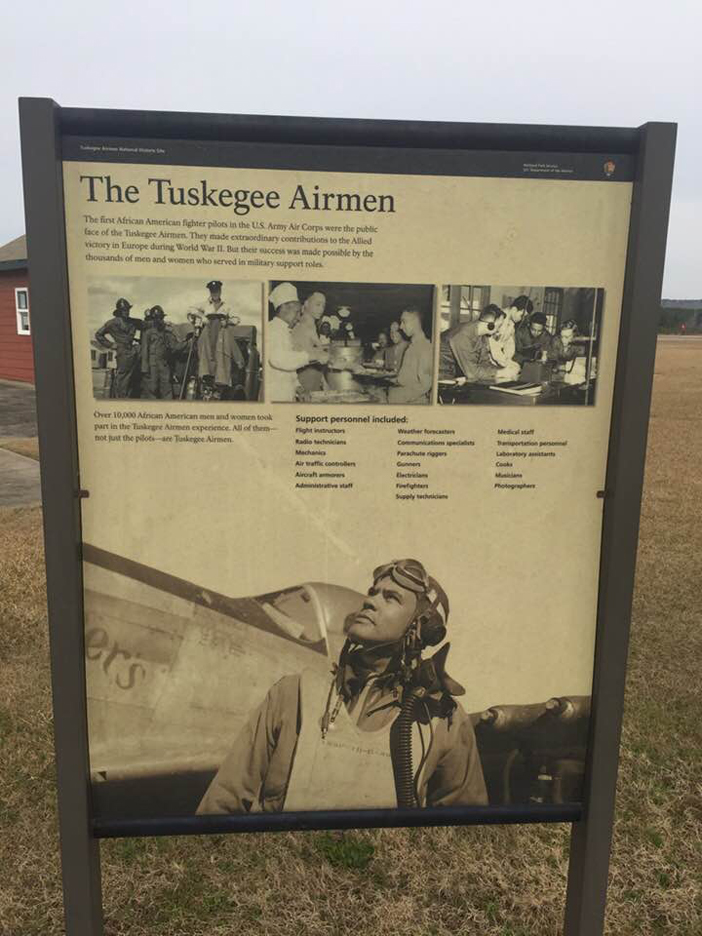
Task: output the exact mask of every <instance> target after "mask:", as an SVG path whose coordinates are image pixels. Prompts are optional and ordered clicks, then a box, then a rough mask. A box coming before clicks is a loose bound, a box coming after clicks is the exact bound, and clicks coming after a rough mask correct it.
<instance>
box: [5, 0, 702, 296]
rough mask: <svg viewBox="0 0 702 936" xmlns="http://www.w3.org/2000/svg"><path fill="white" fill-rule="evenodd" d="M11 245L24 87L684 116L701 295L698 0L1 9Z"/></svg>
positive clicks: (688, 252) (100, 95)
mask: <svg viewBox="0 0 702 936" xmlns="http://www.w3.org/2000/svg"><path fill="white" fill-rule="evenodd" d="M0 24H1V27H0V34H1V35H2V38H3V42H2V54H1V55H0V113H1V114H2V132H1V133H0V207H1V209H2V210H1V211H0V244H2V243H5V242H6V241H8V240H10V239H12V238H13V237H17V236H18V235H19V234H21V233H23V231H24V220H23V212H22V190H21V185H22V183H21V174H20V155H19V134H18V120H17V98H18V97H19V96H30V97H31V96H35V97H53V98H54V99H55V100H56V101H57V102H58V103H59V104H63V105H65V106H78V107H116V108H135V109H153V110H186V111H216V112H224V113H252V114H285V115H310V116H324V117H375V118H400V119H403V118H404V119H417V120H462V121H496V122H514V123H563V124H585V125H593V124H595V125H608V126H638V125H639V124H641V123H643V122H645V121H647V120H665V121H676V122H677V123H678V124H679V130H678V151H677V164H676V173H675V183H674V189H673V205H672V213H671V221H670V234H669V239H668V259H667V266H666V277H665V285H664V295H665V296H667V297H671V298H691V297H694V298H697V297H701V296H702V270H701V269H700V262H699V260H700V243H701V242H702V237H701V235H700V230H699V224H698V219H699V218H700V216H702V186H701V185H700V174H699V169H696V168H695V167H696V166H698V164H699V163H700V152H701V151H702V129H701V121H700V111H701V107H700V90H701V89H702V53H701V52H700V42H701V37H702V3H700V2H699V0H666V2H665V3H661V2H658V3H655V4H653V3H648V2H646V0H637V2H632V0H607V2H604V0H587V2H581V3H578V4H574V3H569V2H567V0H557V2H553V0H545V2H540V0H531V2H529V3H526V2H523V0H522V2H518V0H483V2H476V0H473V2H466V0H463V2H460V0H448V2H446V0H422V2H417V0H397V2H395V0H393V2H385V3H384V2H383V0H371V2H369V0H356V2H354V3H352V4H350V3H342V4H335V3H332V2H329V0H326V2H304V0H303V2H298V3H283V2H282V0H281V2H275V3H274V2H271V0H258V2H251V3H246V4H244V3H236V2H234V3H232V2H224V0H216V2H215V0H200V2H198V3H189V2H185V0H180V2H178V0H171V2H169V3H159V2H155V0H139V2H133V0H122V2H119V3H110V4H107V3H98V2H95V0H89V2H88V0H63V2H62V3H60V4H54V3H48V2H38V0H24V2H22V3H7V4H4V5H3V9H2V11H1V12H0Z"/></svg>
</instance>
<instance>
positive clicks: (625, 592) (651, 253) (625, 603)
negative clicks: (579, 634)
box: [564, 123, 676, 936]
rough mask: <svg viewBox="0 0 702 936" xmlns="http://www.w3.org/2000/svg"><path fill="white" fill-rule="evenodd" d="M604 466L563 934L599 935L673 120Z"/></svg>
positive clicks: (661, 129)
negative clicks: (588, 716) (591, 670)
mask: <svg viewBox="0 0 702 936" xmlns="http://www.w3.org/2000/svg"><path fill="white" fill-rule="evenodd" d="M640 133H641V145H640V149H639V159H638V169H637V173H636V181H635V183H634V197H633V202H632V214H631V223H630V228H629V244H628V253H627V266H626V276H625V281H624V301H623V306H622V321H621V328H620V339H619V351H618V356H617V371H616V373H617V376H616V383H615V388H614V407H613V412H612V424H611V431H610V444H609V456H608V463H607V482H606V496H605V504H604V521H603V532H602V559H601V566H600V594H599V605H598V620H597V642H596V651H595V677H594V686H593V708H592V721H591V731H590V747H589V762H588V763H589V770H588V774H587V776H586V783H585V797H584V815H583V818H582V819H581V820H580V821H579V822H575V823H574V824H573V827H572V837H571V852H570V868H569V873H568V895H567V902H566V915H565V930H564V932H565V936H601V933H602V931H603V926H604V915H605V904H606V898H607V878H608V871H609V855H610V848H611V843H612V827H613V821H614V804H615V796H616V784H617V768H618V763H619V740H620V735H621V725H622V713H623V707H624V683H625V676H626V661H627V652H628V647H629V622H630V617H631V603H632V596H633V590H634V573H635V568H636V547H637V541H638V530H639V512H640V509H641V493H642V490H643V479H644V461H645V456H646V436H647V431H648V417H649V409H650V402H651V388H652V384H653V366H654V361H655V355H656V340H657V332H658V318H659V309H660V297H661V287H662V283H663V265H664V259H665V243H666V235H667V230H668V212H669V208H670V190H671V182H672V176H673V158H674V154H675V136H676V126H675V124H664V123H650V124H645V125H644V126H643V127H642V128H641V129H640Z"/></svg>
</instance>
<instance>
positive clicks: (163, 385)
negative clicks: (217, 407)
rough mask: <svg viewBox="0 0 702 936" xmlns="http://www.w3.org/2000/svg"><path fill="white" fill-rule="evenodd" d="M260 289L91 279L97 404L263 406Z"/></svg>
mask: <svg viewBox="0 0 702 936" xmlns="http://www.w3.org/2000/svg"><path fill="white" fill-rule="evenodd" d="M262 288H263V287H262V285H261V284H260V283H255V282H228V283H223V282H222V281H221V280H216V279H214V280H209V281H207V282H206V281H204V280H203V281H202V282H200V281H197V280H191V279H183V278H177V279H176V278H161V277H136V276H115V277H109V278H108V277H105V278H101V279H93V280H92V281H91V282H90V283H89V286H88V321H89V327H90V357H91V365H92V377H93V396H94V397H95V399H103V400H104V399H119V400H126V399H135V400H199V401H218V400H238V401H258V400H259V399H260V397H261V347H260V341H261V324H262V314H261V303H262Z"/></svg>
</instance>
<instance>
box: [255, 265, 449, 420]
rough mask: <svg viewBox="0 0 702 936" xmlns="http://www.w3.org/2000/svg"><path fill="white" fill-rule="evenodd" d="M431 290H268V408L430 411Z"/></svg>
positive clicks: (339, 286) (341, 286)
mask: <svg viewBox="0 0 702 936" xmlns="http://www.w3.org/2000/svg"><path fill="white" fill-rule="evenodd" d="M433 299H434V288H433V286H412V285H396V284H385V283H382V284H381V283H313V282H281V281H278V280H274V281H273V282H271V283H270V291H269V294H268V317H269V321H268V333H267V335H268V337H267V342H268V343H267V352H266V400H267V402H269V403H294V402H300V403H344V404H348V403H390V404H400V403H405V404H413V405H421V404H428V403H429V402H430V398H431V390H432V382H433V370H434V349H433V344H432V336H433Z"/></svg>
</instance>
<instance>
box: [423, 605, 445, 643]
mask: <svg viewBox="0 0 702 936" xmlns="http://www.w3.org/2000/svg"><path fill="white" fill-rule="evenodd" d="M417 629H418V631H419V639H420V640H421V641H422V643H423V644H424V646H425V647H435V646H436V645H437V644H440V643H441V641H442V640H443V639H444V637H445V636H446V625H445V624H444V622H443V619H442V617H441V615H440V614H439V612H438V611H437V610H436V609H435V608H432V609H431V610H429V611H424V612H423V613H422V614H420V615H419V617H418V618H417Z"/></svg>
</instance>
